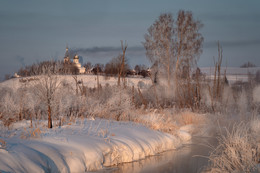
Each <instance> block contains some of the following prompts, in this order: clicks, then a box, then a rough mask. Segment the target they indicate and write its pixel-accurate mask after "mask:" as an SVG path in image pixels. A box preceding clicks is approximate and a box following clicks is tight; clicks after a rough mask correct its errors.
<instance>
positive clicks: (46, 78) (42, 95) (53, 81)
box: [35, 71, 60, 128]
mask: <svg viewBox="0 0 260 173" xmlns="http://www.w3.org/2000/svg"><path fill="white" fill-rule="evenodd" d="M59 87H60V82H59V80H58V77H57V75H55V74H54V73H52V71H48V72H47V73H46V74H45V75H43V76H39V77H38V80H37V81H36V86H35V88H36V90H35V94H36V96H38V98H39V99H41V100H42V101H43V102H44V103H45V105H46V108H47V112H48V128H52V107H53V105H54V99H55V94H56V93H57V91H58V89H59Z"/></svg>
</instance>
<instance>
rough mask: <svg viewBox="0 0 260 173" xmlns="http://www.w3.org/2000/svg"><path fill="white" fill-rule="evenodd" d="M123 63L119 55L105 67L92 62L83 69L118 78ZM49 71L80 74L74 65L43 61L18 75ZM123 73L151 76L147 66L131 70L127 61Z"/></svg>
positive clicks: (19, 71)
mask: <svg viewBox="0 0 260 173" xmlns="http://www.w3.org/2000/svg"><path fill="white" fill-rule="evenodd" d="M121 63H122V55H118V56H117V57H115V58H113V59H111V61H109V62H108V63H107V64H105V65H104V64H100V63H97V64H95V65H92V64H91V63H90V62H87V63H86V64H84V65H83V67H84V68H85V69H86V72H85V73H88V74H95V75H96V74H97V73H99V74H103V75H106V76H117V75H118V74H119V72H120V67H121ZM47 69H48V71H51V72H52V73H53V74H61V75H64V74H66V75H78V74H79V70H78V68H77V67H76V66H75V65H74V64H73V63H64V62H63V61H43V62H40V63H34V64H32V65H28V66H25V67H22V68H20V69H19V70H18V72H17V74H18V75H19V76H21V77H27V76H36V75H41V74H45V73H46V71H47ZM122 73H123V75H124V76H130V75H141V76H143V77H147V76H149V69H148V67H147V66H145V65H136V66H135V68H134V69H131V67H130V65H129V64H128V62H127V60H125V66H124V69H123V71H122ZM8 78H10V76H8V77H7V78H6V79H8Z"/></svg>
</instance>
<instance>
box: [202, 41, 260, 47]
mask: <svg viewBox="0 0 260 173" xmlns="http://www.w3.org/2000/svg"><path fill="white" fill-rule="evenodd" d="M219 43H220V45H221V46H222V47H223V48H224V47H225V48H235V47H237V48H240V47H248V46H255V45H260V39H255V40H237V41H219ZM216 47H217V41H215V42H213V41H212V42H205V43H204V48H216Z"/></svg>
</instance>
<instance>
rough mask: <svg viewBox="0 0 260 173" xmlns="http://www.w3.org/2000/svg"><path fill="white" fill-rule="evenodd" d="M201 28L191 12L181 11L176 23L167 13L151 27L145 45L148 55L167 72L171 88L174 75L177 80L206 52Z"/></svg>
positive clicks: (146, 35) (153, 62) (152, 61)
mask: <svg viewBox="0 0 260 173" xmlns="http://www.w3.org/2000/svg"><path fill="white" fill-rule="evenodd" d="M201 27H202V24H201V23H200V21H198V20H195V19H194V18H193V15H192V13H191V12H189V11H183V10H180V11H179V13H178V16H177V20H176V21H174V19H173V16H172V14H170V13H165V14H161V15H160V16H159V18H158V19H157V20H156V21H155V22H154V23H153V25H152V26H150V28H148V33H147V34H145V36H144V37H145V42H144V43H143V45H144V47H145V49H146V56H147V57H148V59H149V60H150V61H151V63H152V64H157V65H158V67H159V69H164V70H165V71H164V73H166V76H167V81H168V85H169V86H170V84H171V83H170V81H171V77H172V74H173V72H174V74H175V78H177V77H178V76H179V75H180V74H181V71H182V69H183V67H188V68H190V67H191V65H194V64H196V62H197V60H198V58H199V55H200V54H201V52H202V42H203V37H202V35H201V34H200V33H199V30H200V28H201ZM176 80H177V79H176Z"/></svg>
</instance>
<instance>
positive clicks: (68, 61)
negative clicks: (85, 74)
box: [64, 45, 70, 63]
mask: <svg viewBox="0 0 260 173" xmlns="http://www.w3.org/2000/svg"><path fill="white" fill-rule="evenodd" d="M64 63H70V56H69V48H68V45H67V46H66V52H65V56H64Z"/></svg>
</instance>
